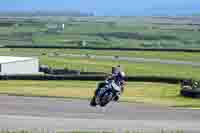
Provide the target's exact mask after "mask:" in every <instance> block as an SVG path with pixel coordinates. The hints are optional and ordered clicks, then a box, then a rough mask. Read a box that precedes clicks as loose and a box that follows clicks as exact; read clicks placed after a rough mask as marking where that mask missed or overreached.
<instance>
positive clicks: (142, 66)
mask: <svg viewBox="0 0 200 133" xmlns="http://www.w3.org/2000/svg"><path fill="white" fill-rule="evenodd" d="M55 52H56V53H61V54H63V53H79V52H80V53H79V54H83V53H90V54H91V53H92V54H95V55H96V54H100V55H101V54H102V55H112V54H114V55H115V54H116V53H115V52H113V51H112V52H110V53H111V54H109V52H104V51H102V53H101V51H98V52H97V51H79V50H54V49H51V50H49V49H0V55H9V56H11V55H12V56H36V57H39V59H40V64H45V65H48V66H50V67H53V68H68V69H77V70H80V71H93V72H107V73H110V71H111V67H112V66H116V65H118V64H121V65H122V66H123V67H124V70H125V72H126V73H127V75H147V76H173V77H185V78H197V79H200V69H199V68H198V67H192V66H189V65H170V64H159V63H133V62H127V61H117V60H116V61H111V60H100V59H90V58H72V57H58V56H56V55H54V54H55ZM52 53H54V54H53V56H51V57H49V56H47V55H45V54H49V55H50V54H52ZM104 53H105V54H104ZM118 53H119V54H120V55H123V54H124V55H127V54H128V53H126V52H118ZM42 54H44V55H42ZM148 54H149V57H151V58H154V57H155V58H160V57H162V58H164V59H180V60H189V61H190V59H191V60H193V61H198V59H199V58H198V56H199V55H198V53H195V54H190V53H183V55H187V54H188V55H189V56H183V55H182V53H172V54H171V53H170V54H167V53H165V52H164V53H163V54H162V52H144V54H143V52H135V53H133V54H132V53H131V54H130V55H129V56H134V55H136V56H135V57H145V58H148V57H147V56H148Z"/></svg>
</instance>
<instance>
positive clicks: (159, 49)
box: [4, 45, 200, 52]
mask: <svg viewBox="0 0 200 133" xmlns="http://www.w3.org/2000/svg"><path fill="white" fill-rule="evenodd" d="M4 48H56V49H87V50H117V51H119V50H120V51H161V52H162V51H163V52H200V49H171V48H97V47H73V46H72V47H70V46H46V45H43V46H42V45H40V46H34V45H30V46H27V45H5V46H4Z"/></svg>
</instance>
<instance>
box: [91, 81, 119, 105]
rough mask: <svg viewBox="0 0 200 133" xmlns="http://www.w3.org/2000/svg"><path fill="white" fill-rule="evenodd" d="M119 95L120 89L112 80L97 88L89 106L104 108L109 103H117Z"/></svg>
mask: <svg viewBox="0 0 200 133" xmlns="http://www.w3.org/2000/svg"><path fill="white" fill-rule="evenodd" d="M120 95H121V87H120V86H119V85H117V84H116V83H115V81H114V80H112V81H111V82H109V83H105V85H103V86H100V87H98V88H97V90H96V92H95V94H94V96H93V98H92V99H91V102H90V105H91V106H97V105H99V106H101V107H104V106H106V105H107V104H108V103H109V102H111V101H117V100H118V98H119V96H120Z"/></svg>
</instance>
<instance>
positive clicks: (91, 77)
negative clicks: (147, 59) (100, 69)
mask: <svg viewBox="0 0 200 133" xmlns="http://www.w3.org/2000/svg"><path fill="white" fill-rule="evenodd" d="M104 79H105V76H97V75H78V76H75V75H67V76H66V75H64V76H61V75H1V76H0V80H83V81H101V80H104ZM184 79H185V78H177V77H158V76H128V77H126V81H137V82H161V83H171V84H178V83H180V81H181V80H184Z"/></svg>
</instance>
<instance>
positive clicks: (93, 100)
mask: <svg viewBox="0 0 200 133" xmlns="http://www.w3.org/2000/svg"><path fill="white" fill-rule="evenodd" d="M95 99H96V98H95V96H93V97H92V99H91V101H90V106H92V107H95V106H97V104H96V101H95Z"/></svg>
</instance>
